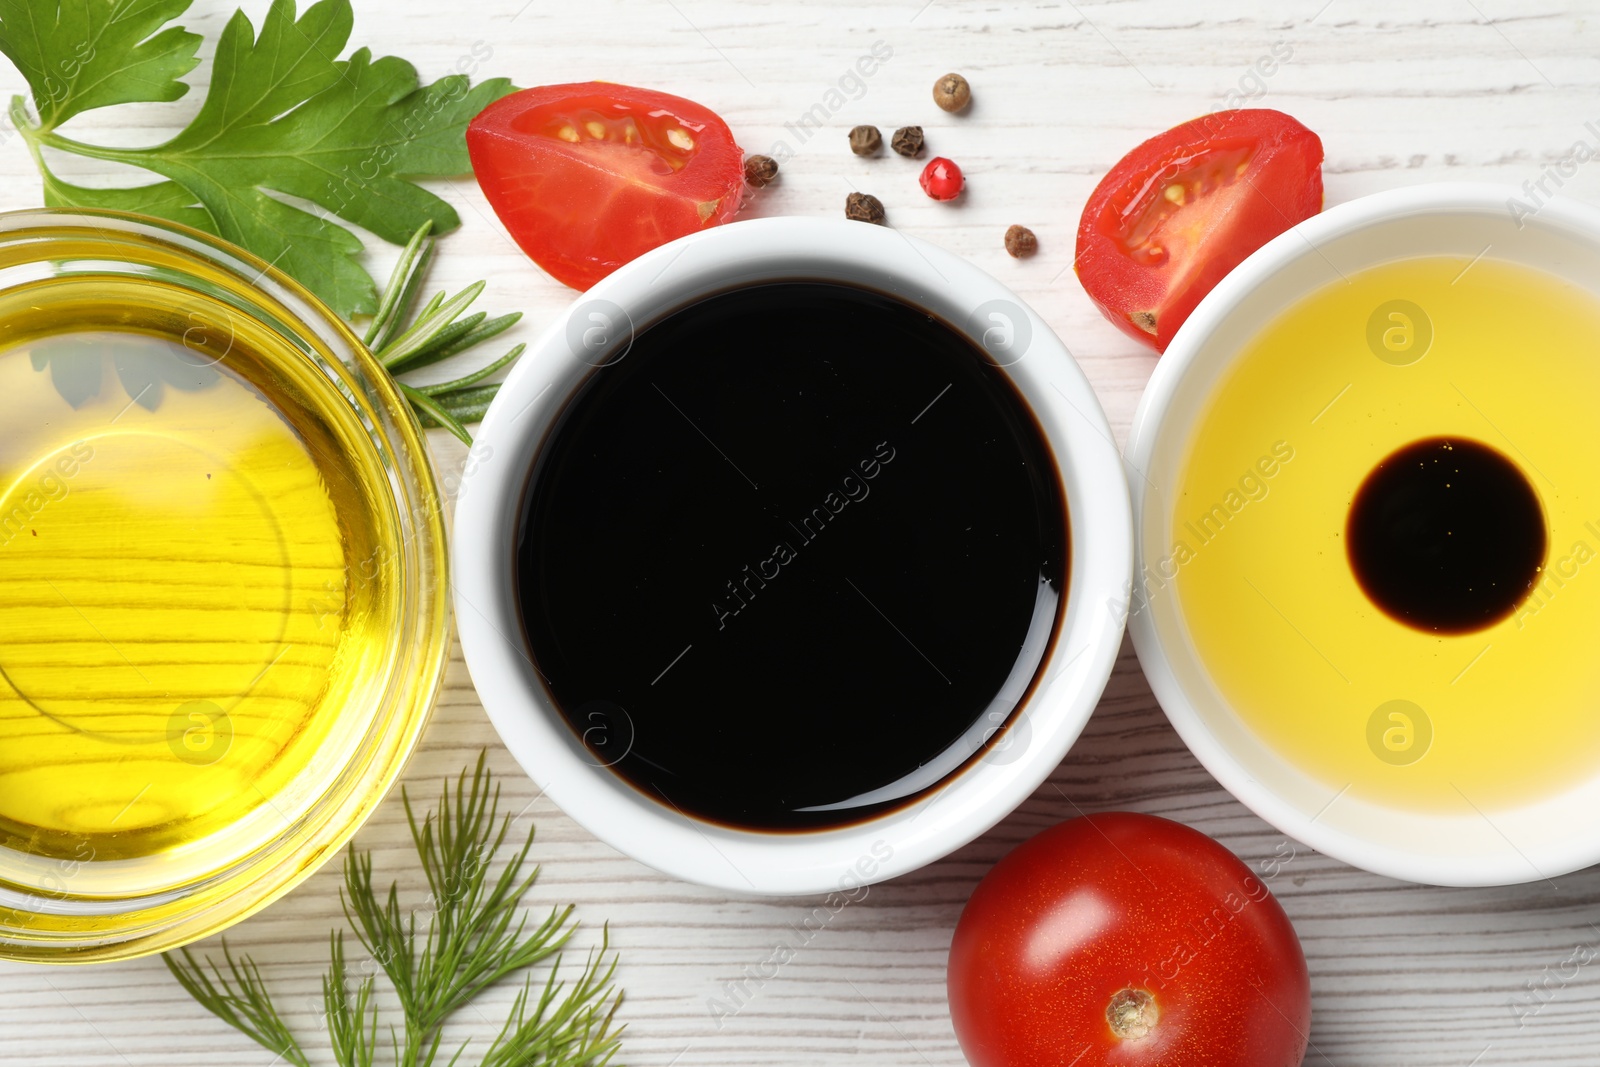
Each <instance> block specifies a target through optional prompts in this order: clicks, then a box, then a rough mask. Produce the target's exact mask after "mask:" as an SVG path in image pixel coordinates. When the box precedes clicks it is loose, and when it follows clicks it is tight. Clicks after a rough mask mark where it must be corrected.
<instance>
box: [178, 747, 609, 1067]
mask: <svg viewBox="0 0 1600 1067" xmlns="http://www.w3.org/2000/svg"><path fill="white" fill-rule="evenodd" d="M401 795H402V798H403V802H404V804H405V809H406V821H407V822H408V823H409V824H410V827H411V839H412V843H413V844H414V845H415V847H416V851H417V858H418V860H419V861H420V863H421V866H422V871H423V875H424V877H425V878H426V879H427V882H428V889H429V895H428V900H427V905H426V907H425V909H424V910H425V911H426V912H427V913H429V914H428V917H427V920H426V921H425V922H424V923H422V924H419V922H418V918H419V913H418V912H417V911H409V912H404V913H402V911H401V907H400V903H399V889H398V886H397V885H396V884H394V883H391V884H390V885H389V889H388V891H387V892H386V893H380V891H379V890H378V889H377V888H376V887H375V886H374V885H373V881H372V855H371V853H369V852H362V851H358V850H357V849H356V848H355V847H354V846H351V848H350V850H349V852H348V853H347V854H346V856H345V865H344V889H343V890H342V891H341V893H340V900H341V902H342V903H343V905H344V911H345V918H346V920H347V921H348V922H349V924H350V926H351V928H352V929H353V930H354V931H355V934H356V938H357V939H358V940H359V941H360V943H361V945H362V947H363V948H365V949H366V950H367V952H369V953H370V954H371V955H372V957H373V959H374V960H375V961H376V962H377V964H378V966H379V967H380V968H381V969H382V970H383V972H384V974H385V976H386V977H387V978H388V980H389V984H390V985H391V986H392V987H393V989H394V992H395V995H396V999H397V1000H398V1001H399V1004H400V1010H401V1014H402V1016H403V1020H402V1022H401V1024H400V1025H398V1026H391V1027H390V1043H391V1044H392V1046H393V1051H394V1062H395V1064H396V1065H398V1067H433V1065H434V1064H436V1063H441V1060H440V1054H441V1046H442V1042H443V1037H442V1031H443V1026H444V1023H445V1021H446V1020H447V1019H449V1018H450V1016H451V1015H452V1014H453V1013H454V1012H455V1011H457V1010H458V1009H459V1008H461V1007H462V1006H464V1005H465V1004H467V1003H468V1002H470V1001H471V1000H472V999H473V998H475V997H476V996H477V995H478V994H479V993H482V992H483V991H484V990H485V989H487V988H488V987H489V986H491V985H493V984H494V983H495V982H497V981H499V980H500V979H502V978H505V977H507V976H508V975H511V974H513V973H515V972H518V971H522V970H525V969H527V968H530V967H534V966H536V965H538V964H541V963H545V962H548V963H549V964H550V968H549V974H548V975H547V976H546V977H545V979H544V980H543V981H542V982H540V983H539V984H538V985H537V987H536V986H535V983H534V979H533V977H532V976H531V975H530V976H529V977H528V978H526V979H524V983H523V987H522V989H521V990H520V991H519V992H518V994H517V998H516V1000H515V1002H514V1003H513V1004H512V1007H511V1012H510V1014H509V1016H508V1018H507V1019H506V1022H505V1025H504V1026H503V1027H502V1028H501V1030H500V1032H499V1033H498V1034H497V1035H496V1037H495V1038H494V1041H493V1042H492V1043H491V1044H490V1046H489V1048H488V1050H487V1051H486V1052H485V1053H484V1055H483V1057H482V1059H481V1060H479V1067H606V1065H607V1064H609V1063H610V1062H611V1060H612V1058H613V1057H614V1056H615V1055H616V1053H617V1050H618V1048H619V1045H620V1042H621V1033H622V1027H620V1026H617V1025H616V1024H615V1016H616V1011H617V1007H618V1006H619V1005H620V1004H621V1002H622V993H621V991H620V990H618V989H617V987H616V984H615V981H614V978H615V973H616V966H617V960H616V954H615V953H611V952H609V948H610V936H609V931H606V932H603V933H602V936H601V942H600V945H599V947H598V948H596V949H594V950H591V951H590V953H589V955H588V958H587V960H586V961H585V963H584V965H583V969H582V971H581V972H579V974H578V976H577V978H576V979H573V980H571V981H570V982H569V981H565V980H562V979H561V978H560V977H559V976H560V973H561V957H562V949H563V948H564V947H565V946H566V945H567V942H568V940H569V939H570V938H571V937H572V934H573V932H574V931H575V930H576V929H577V923H576V922H575V921H574V920H573V919H572V911H573V909H572V906H571V905H568V906H567V907H565V908H552V909H551V910H550V913H549V915H547V916H546V917H545V918H544V920H543V921H542V922H540V923H539V924H538V926H536V927H534V928H533V929H532V930H531V931H530V930H529V929H528V918H527V916H525V915H522V916H519V914H518V910H519V909H518V903H519V901H520V900H521V898H522V896H523V894H524V893H526V892H527V890H528V889H529V888H530V887H531V886H532V885H533V883H534V880H535V879H537V878H538V876H539V868H538V867H533V868H531V869H528V868H527V858H528V850H529V848H531V847H532V844H533V831H532V830H531V829H530V830H529V831H528V836H527V838H526V839H525V840H524V841H523V842H522V844H521V846H520V847H518V848H517V849H516V850H515V851H514V852H513V853H512V854H511V855H510V857H509V858H508V859H507V860H506V861H505V863H504V864H503V865H502V866H501V867H500V869H499V873H498V874H497V875H494V876H493V877H491V875H490V867H491V866H492V864H493V862H494V857H495V854H496V852H497V851H498V850H499V849H500V847H501V846H502V845H504V844H505V843H506V839H507V836H508V834H509V833H510V829H511V817H510V816H506V817H504V818H500V817H499V815H498V812H499V805H500V789H499V787H498V786H496V785H494V783H493V781H492V777H491V775H490V773H489V770H488V768H487V766H486V764H485V760H484V757H483V755H482V754H480V755H479V757H478V763H477V766H476V767H475V768H474V769H473V771H472V774H471V776H470V777H469V776H468V774H467V772H466V771H465V770H463V771H462V772H461V775H460V776H459V777H458V778H457V779H456V783H455V792H454V796H453V797H452V795H451V789H450V785H449V783H448V782H447V783H446V784H445V788H444V792H443V795H442V796H441V797H440V801H439V807H438V811H437V814H434V813H429V814H427V815H425V816H423V817H422V818H421V819H419V818H418V817H417V814H416V812H415V811H413V809H412V807H411V799H410V797H409V796H406V795H405V792H404V790H402V791H401ZM419 925H424V926H425V928H426V929H425V930H424V931H423V932H421V933H419V931H418V926H419ZM222 953H223V963H222V964H220V965H219V964H218V963H217V962H216V961H215V960H212V959H210V958H207V959H206V960H205V963H204V964H202V963H201V962H199V961H197V960H196V959H195V958H194V956H193V955H192V954H191V953H190V952H189V950H188V949H183V950H180V951H179V952H177V953H168V954H167V955H166V956H165V960H166V964H167V968H168V970H170V971H171V972H172V974H173V976H174V977H176V978H177V980H178V982H179V984H180V985H182V986H183V988H184V989H185V990H187V991H188V993H189V995H190V996H192V997H194V999H195V1000H196V1001H198V1002H199V1003H200V1005H201V1006H202V1007H204V1008H205V1009H206V1010H207V1011H209V1012H211V1014H213V1015H215V1016H216V1017H217V1018H219V1019H221V1020H222V1021H223V1022H225V1023H227V1024H228V1025H229V1026H232V1027H233V1028H234V1029H236V1030H238V1031H240V1032H241V1033H243V1034H245V1035H247V1036H248V1037H250V1039H251V1040H253V1041H255V1042H256V1043H257V1044H259V1045H261V1046H262V1047H263V1048H265V1049H267V1050H268V1051H270V1052H272V1053H274V1054H275V1055H277V1056H278V1057H279V1058H280V1059H281V1060H282V1061H283V1062H284V1063H286V1064H290V1065H291V1067H309V1065H310V1060H309V1058H308V1057H307V1055H306V1052H305V1049H304V1048H303V1047H302V1046H301V1044H300V1043H299V1040H298V1039H297V1038H296V1037H295V1035H294V1034H293V1033H292V1032H291V1031H290V1030H289V1028H288V1026H287V1025H286V1024H285V1022H284V1020H283V1018H282V1016H280V1015H279V1014H278V1011H277V1009H276V1007H275V1006H274V1005H273V1002H272V996H271V994H270V993H269V992H268V991H267V987H266V983H265V982H263V981H262V978H261V971H260V969H259V968H258V967H257V966H256V964H255V962H254V961H253V960H251V959H250V957H249V956H238V957H235V956H234V955H233V953H232V952H231V951H230V950H229V949H228V947H227V943H226V942H224V943H223V947H222ZM329 955H330V964H329V968H328V971H327V973H326V974H324V975H323V979H322V1001H323V1011H324V1014H325V1016H326V1018H327V1022H328V1034H329V1040H330V1044H331V1045H332V1047H333V1057H334V1061H335V1062H336V1063H338V1064H339V1065H340V1067H372V1065H373V1063H374V1059H375V1056H376V1049H377V1043H378V1006H377V1002H376V1001H375V999H374V997H373V987H374V982H375V979H374V977H372V976H368V977H366V978H363V979H361V980H360V981H359V982H354V983H352V981H351V978H350V974H349V969H348V967H347V965H346V960H345V951H344V936H343V934H342V933H339V932H334V933H332V934H331V935H330V936H329ZM208 966H209V968H210V970H209V972H208V971H207V967H208ZM466 1047H467V1046H466V1043H463V1044H462V1045H461V1046H460V1047H459V1048H457V1049H456V1050H455V1051H454V1053H453V1054H452V1055H450V1056H449V1057H448V1059H445V1060H443V1061H442V1063H443V1064H446V1065H456V1064H457V1063H459V1062H460V1061H461V1058H462V1056H463V1055H464V1053H465V1051H466Z"/></svg>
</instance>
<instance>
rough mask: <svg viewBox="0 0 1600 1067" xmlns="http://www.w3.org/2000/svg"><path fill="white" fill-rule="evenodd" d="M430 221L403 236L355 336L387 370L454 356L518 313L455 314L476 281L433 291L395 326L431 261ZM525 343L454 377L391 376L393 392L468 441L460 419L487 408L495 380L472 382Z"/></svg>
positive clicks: (468, 301) (476, 289)
mask: <svg viewBox="0 0 1600 1067" xmlns="http://www.w3.org/2000/svg"><path fill="white" fill-rule="evenodd" d="M432 229H433V223H432V222H424V223H423V224H422V225H421V226H419V227H418V228H417V232H416V233H414V234H412V235H411V240H410V241H409V242H407V243H406V246H405V248H404V249H403V250H402V251H401V253H400V259H399V260H398V262H396V263H395V268H394V271H393V273H392V274H390V276H389V283H388V284H387V285H386V286H384V290H383V295H382V297H380V298H379V301H378V310H377V311H376V312H375V313H374V314H373V316H372V322H371V323H370V324H369V325H368V326H367V332H366V335H365V336H364V337H363V338H362V340H363V341H364V342H365V343H366V345H367V347H368V348H370V349H372V353H373V355H375V356H377V357H378V362H380V363H382V364H383V365H384V368H385V369H386V370H388V372H389V373H390V374H392V375H398V374H403V373H405V372H407V371H413V370H417V369H419V368H422V367H427V366H431V365H432V364H434V363H438V362H439V361H440V360H445V359H449V358H450V357H451V356H455V355H459V354H460V353H462V352H465V351H466V350H467V349H469V348H472V347H474V346H476V345H478V344H481V343H482V342H484V341H487V340H489V339H490V338H492V337H495V336H498V335H499V334H502V333H504V332H505V331H506V330H509V329H510V328H511V327H512V326H514V325H516V324H517V322H518V321H519V320H520V319H521V318H522V312H520V311H514V312H512V313H510V314H508V315H497V316H495V317H494V318H492V319H491V318H489V316H488V314H487V313H486V312H482V311H476V312H473V313H472V314H470V315H467V316H465V317H462V313H463V312H465V311H466V310H467V308H469V307H471V306H472V302H473V301H474V300H476V299H477V298H478V295H479V294H480V293H482V292H483V288H484V283H483V282H474V283H473V284H472V285H469V286H467V287H466V288H465V289H463V290H461V292H459V293H457V294H456V295H454V296H452V297H449V298H446V296H445V294H444V293H443V292H439V293H436V294H434V296H433V297H432V298H430V299H429V300H428V302H427V303H426V304H424V305H423V306H422V310H421V311H419V312H418V313H417V315H416V317H415V318H414V319H413V320H412V322H411V325H410V326H406V327H404V328H402V326H401V322H402V320H403V318H404V316H405V315H406V314H407V313H408V312H410V310H411V306H412V305H413V304H415V303H416V301H417V296H418V294H419V292H420V290H421V289H422V281H423V278H424V277H425V276H426V275H427V272H428V267H429V266H430V265H432V263H433V251H434V238H433V236H432V232H431V231H432ZM526 347H527V346H526V345H522V344H518V345H514V346H512V348H511V351H509V352H507V353H506V354H505V355H503V356H501V357H500V358H499V359H497V360H495V361H494V362H492V363H490V364H488V365H487V366H485V367H481V368H479V369H478V370H475V371H472V372H471V373H469V374H465V375H463V376H461V377H459V378H455V379H452V380H451V381H447V382H438V383H435V384H433V385H423V386H413V385H408V384H407V383H405V382H401V381H399V380H398V379H396V382H397V384H398V385H399V386H400V391H401V392H402V393H404V394H405V397H406V399H407V400H408V401H409V402H410V403H411V406H412V408H413V409H414V410H415V411H416V413H417V416H418V418H420V419H421V420H422V424H423V425H424V426H443V427H444V428H445V429H447V430H449V431H450V432H451V433H453V434H455V435H456V436H457V437H459V438H460V439H461V440H462V441H463V442H465V443H466V444H469V445H470V444H471V443H472V436H471V435H470V434H469V433H467V430H466V427H465V426H464V424H465V423H469V422H477V421H479V420H480V419H482V418H483V413H484V412H485V411H487V410H488V409H489V401H490V400H493V399H494V394H495V393H496V392H498V391H499V389H500V386H499V385H497V384H495V385H479V384H478V383H480V382H482V381H483V380H484V379H485V378H487V377H489V376H490V375H491V374H493V373H494V372H495V371H497V370H499V369H501V368H502V367H505V366H507V365H508V364H510V363H511V362H512V361H513V360H515V359H516V358H517V357H518V356H520V355H522V350H523V349H524V348H526Z"/></svg>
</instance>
